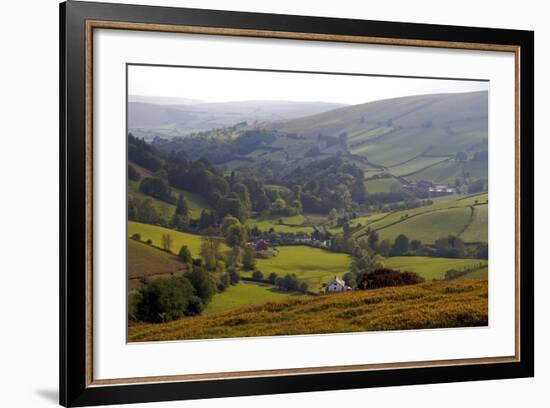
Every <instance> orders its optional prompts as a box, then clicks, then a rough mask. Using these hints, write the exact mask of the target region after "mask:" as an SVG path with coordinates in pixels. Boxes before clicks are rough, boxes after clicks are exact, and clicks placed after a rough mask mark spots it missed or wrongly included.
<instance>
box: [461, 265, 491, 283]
mask: <svg viewBox="0 0 550 408" xmlns="http://www.w3.org/2000/svg"><path fill="white" fill-rule="evenodd" d="M488 277H489V268H488V267H487V266H486V267H484V268H479V269H476V270H475V271H472V272H468V273H467V274H466V275H464V276H461V277H459V278H457V279H460V280H464V279H487V278H488Z"/></svg>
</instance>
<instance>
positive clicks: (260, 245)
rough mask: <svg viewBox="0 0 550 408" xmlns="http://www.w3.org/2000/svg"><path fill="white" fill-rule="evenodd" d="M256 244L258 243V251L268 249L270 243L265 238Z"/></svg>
mask: <svg viewBox="0 0 550 408" xmlns="http://www.w3.org/2000/svg"><path fill="white" fill-rule="evenodd" d="M255 245H256V251H258V252H261V251H267V250H268V249H269V245H268V244H267V242H265V241H264V240H263V239H261V240H259V241H258V242H256V244H255Z"/></svg>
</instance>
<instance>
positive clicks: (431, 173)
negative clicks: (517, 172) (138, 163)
mask: <svg viewBox="0 0 550 408" xmlns="http://www.w3.org/2000/svg"><path fill="white" fill-rule="evenodd" d="M325 107H326V106H325ZM164 109H166V107H165V108H164ZM191 109H197V110H199V109H205V110H206V111H208V112H210V115H211V117H213V118H221V117H224V115H222V114H221V112H225V116H227V117H229V116H231V115H230V114H229V110H230V109H232V112H233V115H236V116H238V117H240V118H244V117H245V116H246V115H252V114H253V113H252V112H255V113H254V114H256V115H259V116H261V115H265V114H268V113H269V112H271V113H270V115H271V116H270V117H271V118H272V119H273V120H270V121H268V120H267V119H266V120H265V121H264V122H260V123H255V124H254V123H250V122H249V123H248V125H242V126H240V127H238V128H230V129H228V130H225V131H215V132H206V133H204V134H203V135H202V136H205V137H199V138H195V137H183V138H182V137H175V138H163V139H157V140H155V142H154V144H155V145H156V146H157V147H158V148H159V149H161V150H164V151H184V152H185V154H186V155H187V156H188V157H189V158H192V159H198V158H200V157H205V158H207V159H208V160H210V161H211V162H212V163H214V164H216V165H223V166H225V167H226V168H227V169H229V170H239V169H240V170H248V171H251V172H252V173H258V172H261V174H264V175H266V176H268V177H271V178H272V179H273V178H275V179H279V181H280V180H285V177H286V178H288V177H290V179H292V180H295V179H296V177H297V173H296V172H295V171H294V170H296V169H301V170H300V172H301V174H303V175H304V177H305V176H307V175H309V176H311V177H317V176H318V175H315V174H313V172H317V171H322V170H323V169H318V168H317V167H318V166H317V165H315V163H316V162H320V161H321V160H324V159H327V158H336V157H338V158H341V159H342V160H345V161H346V162H348V163H354V164H356V165H358V166H360V167H361V168H362V169H363V170H364V172H365V177H366V178H371V179H372V178H373V177H381V176H387V175H391V176H393V177H395V178H396V179H395V180H394V181H395V183H394V184H397V187H399V184H404V183H405V184H406V183H407V182H409V181H415V180H429V181H433V182H436V183H444V184H447V183H451V184H452V183H455V181H456V180H457V179H467V178H470V177H474V178H476V179H486V178H487V176H488V166H487V151H488V92H486V91H482V92H467V93H447V94H431V95H416V96H408V97H402V98H393V99H386V100H381V101H375V102H369V103H365V104H360V105H353V106H345V107H338V108H336V109H331V110H328V111H324V112H321V113H316V114H313V115H306V116H301V117H297V118H291V119H285V120H275V118H276V117H277V116H278V115H280V114H282V112H288V111H286V109H288V105H287V104H286V103H276V102H270V103H267V102H261V101H260V102H254V101H250V102H241V103H234V104H202V105H194V106H192V107H189V109H188V110H184V109H180V110H178V111H177V112H176V114H177V115H179V116H180V118H181V120H182V121H184V122H185V121H186V120H187V119H185V118H184V115H192V114H193V113H191ZM308 109H311V106H310V107H306V106H300V105H296V106H295V109H294V110H293V113H294V114H295V113H298V112H304V111H307V110H308ZM151 112H153V111H151ZM237 112H241V113H240V114H238V113H237ZM276 112H279V114H277V113H276ZM288 113H289V112H288ZM164 114H165V115H166V116H171V115H174V112H173V111H165V112H164ZM194 114H195V115H198V114H197V113H194ZM259 116H257V117H259ZM262 117H264V118H265V117H266V116H262ZM226 119H227V118H226ZM170 120H173V118H171V119H170ZM193 120H194V119H193ZM193 120H192V121H193ZM188 123H189V122H188ZM205 123H207V121H206V120H205V121H203V124H205ZM218 125H219V123H218ZM182 126H183V125H182ZM171 129H173V128H171ZM166 132H168V130H166ZM168 139H169V140H168ZM462 152H463V153H465V154H461V155H460V156H461V159H460V160H458V159H457V158H456V155H457V153H462ZM312 165H313V167H312ZM321 165H322V166H325V164H321ZM316 168H317V169H316ZM309 176H308V177H309ZM306 178H307V177H306ZM390 181H391V180H390Z"/></svg>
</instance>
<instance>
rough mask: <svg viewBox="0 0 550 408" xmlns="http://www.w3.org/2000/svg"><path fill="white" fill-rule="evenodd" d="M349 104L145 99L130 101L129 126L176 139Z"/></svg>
mask: <svg viewBox="0 0 550 408" xmlns="http://www.w3.org/2000/svg"><path fill="white" fill-rule="evenodd" d="M342 106H345V105H342V104H336V103H328V102H293V101H239V102H220V103H192V104H190V103H181V102H180V103H177V104H159V103H151V102H150V101H147V100H146V99H144V98H135V97H134V98H131V99H129V102H128V127H129V130H130V131H131V132H132V133H133V134H134V135H135V136H138V137H145V138H146V139H152V138H154V137H155V136H160V137H169V138H170V137H175V136H184V135H187V134H190V133H195V132H204V131H210V130H213V129H218V128H223V127H227V126H233V125H235V124H237V123H242V122H247V123H249V124H252V123H256V122H272V121H281V120H288V119H293V118H298V117H303V116H309V115H314V114H318V113H321V112H326V111H329V110H332V109H335V108H339V107H342Z"/></svg>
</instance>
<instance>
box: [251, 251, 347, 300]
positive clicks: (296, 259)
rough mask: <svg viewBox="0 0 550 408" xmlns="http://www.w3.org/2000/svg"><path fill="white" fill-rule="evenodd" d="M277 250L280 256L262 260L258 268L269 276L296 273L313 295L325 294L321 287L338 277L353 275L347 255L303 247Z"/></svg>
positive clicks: (257, 265)
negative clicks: (346, 274)
mask: <svg viewBox="0 0 550 408" xmlns="http://www.w3.org/2000/svg"><path fill="white" fill-rule="evenodd" d="M277 250H278V254H277V255H276V256H274V257H272V258H269V259H258V260H257V261H256V268H257V269H258V270H260V271H262V272H263V274H264V275H265V276H267V275H269V274H270V273H271V272H275V273H276V274H277V275H279V276H284V275H286V274H293V273H294V274H296V276H297V277H298V279H299V280H300V281H302V282H306V283H307V284H308V286H309V290H311V291H313V292H317V291H319V290H321V285H322V284H323V283H327V282H328V281H329V280H330V279H332V278H334V276H335V275H338V276H340V277H341V276H342V275H343V274H345V273H346V272H348V271H349V267H350V257H349V256H348V255H345V254H338V253H335V252H329V251H325V250H323V249H319V248H312V247H308V246H302V245H297V246H280V247H278V248H277ZM246 274H247V273H243V276H246Z"/></svg>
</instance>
